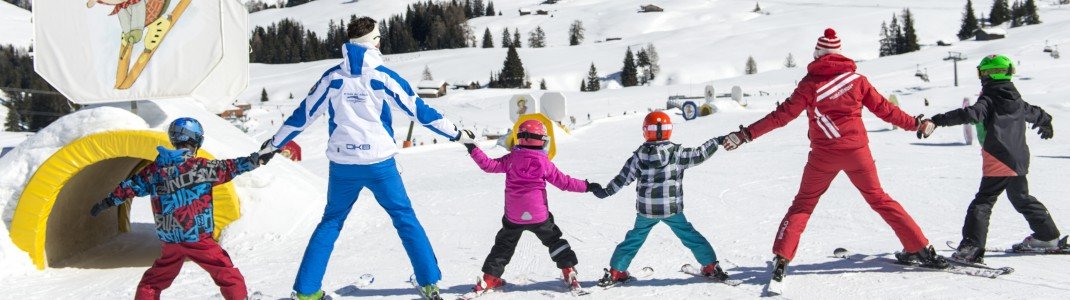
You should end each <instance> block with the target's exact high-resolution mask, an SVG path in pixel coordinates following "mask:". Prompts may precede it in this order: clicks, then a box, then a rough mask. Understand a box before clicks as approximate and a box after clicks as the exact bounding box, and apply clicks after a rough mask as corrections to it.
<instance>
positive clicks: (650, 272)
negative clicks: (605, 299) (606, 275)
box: [598, 267, 654, 290]
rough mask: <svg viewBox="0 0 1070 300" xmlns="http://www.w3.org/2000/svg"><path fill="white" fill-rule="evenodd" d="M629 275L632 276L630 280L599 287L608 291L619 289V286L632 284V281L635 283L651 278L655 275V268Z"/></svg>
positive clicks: (646, 268) (644, 269)
mask: <svg viewBox="0 0 1070 300" xmlns="http://www.w3.org/2000/svg"><path fill="white" fill-rule="evenodd" d="M628 275H630V276H628V280H625V281H618V282H614V283H612V284H610V285H598V286H599V287H602V289H603V290H608V289H611V288H614V287H617V286H621V285H625V284H627V283H629V282H632V281H635V280H638V279H643V278H647V277H650V276H653V275H654V268H651V267H643V268H642V269H640V270H639V272H634V273H631V274H628Z"/></svg>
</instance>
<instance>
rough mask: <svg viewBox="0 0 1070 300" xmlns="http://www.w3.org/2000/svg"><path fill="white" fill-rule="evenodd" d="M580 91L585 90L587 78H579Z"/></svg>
mask: <svg viewBox="0 0 1070 300" xmlns="http://www.w3.org/2000/svg"><path fill="white" fill-rule="evenodd" d="M580 91H581V92H586V91H587V80H580Z"/></svg>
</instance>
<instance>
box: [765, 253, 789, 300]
mask: <svg viewBox="0 0 1070 300" xmlns="http://www.w3.org/2000/svg"><path fill="white" fill-rule="evenodd" d="M768 264H769V282H767V283H766V284H765V287H764V288H762V295H763V296H764V297H775V296H782V295H784V278H785V277H787V276H786V275H787V264H786V263H785V264H784V265H782V266H780V268H778V266H777V260H773V261H769V262H768Z"/></svg>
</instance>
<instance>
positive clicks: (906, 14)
mask: <svg viewBox="0 0 1070 300" xmlns="http://www.w3.org/2000/svg"><path fill="white" fill-rule="evenodd" d="M901 43H903V51H902V52H900V54H902V53H908V52H914V51H918V50H921V45H919V44H918V34H917V32H916V31H915V30H914V14H913V13H911V12H910V9H909V8H904V9H903V40H902V42H901Z"/></svg>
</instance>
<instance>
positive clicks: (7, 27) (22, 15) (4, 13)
mask: <svg viewBox="0 0 1070 300" xmlns="http://www.w3.org/2000/svg"><path fill="white" fill-rule="evenodd" d="M32 39H33V25H31V23H30V12H29V11H27V10H25V9H22V8H20V7H18V6H14V5H11V3H7V2H3V1H0V45H14V46H16V47H29V46H30V44H31V41H32Z"/></svg>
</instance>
